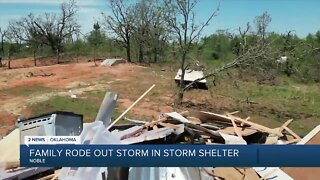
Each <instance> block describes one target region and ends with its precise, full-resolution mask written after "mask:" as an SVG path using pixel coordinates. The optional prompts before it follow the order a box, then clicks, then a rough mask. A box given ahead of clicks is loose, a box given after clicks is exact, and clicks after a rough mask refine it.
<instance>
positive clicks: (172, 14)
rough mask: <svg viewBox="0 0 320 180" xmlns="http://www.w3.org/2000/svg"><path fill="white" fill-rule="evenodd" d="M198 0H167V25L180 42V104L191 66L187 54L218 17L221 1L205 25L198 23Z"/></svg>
mask: <svg viewBox="0 0 320 180" xmlns="http://www.w3.org/2000/svg"><path fill="white" fill-rule="evenodd" d="M197 3H198V0H166V1H165V4H166V9H167V17H166V19H167V23H168V26H169V27H170V28H171V33H172V35H173V38H174V40H175V41H177V42H178V49H179V52H180V55H181V64H180V69H181V79H180V87H179V95H178V103H182V100H183V95H184V88H185V84H184V75H185V71H186V69H187V68H188V66H189V64H187V63H186V60H187V54H188V53H189V52H190V50H191V48H192V45H193V43H194V42H195V41H197V40H198V39H199V37H200V35H201V32H202V31H203V30H204V29H205V27H206V26H208V25H209V23H210V21H211V20H212V19H213V17H215V16H217V15H218V12H219V8H220V1H219V4H218V6H217V8H216V9H215V10H213V11H212V13H211V14H210V16H209V17H208V18H207V20H205V21H204V22H203V23H197V22H196V19H195V17H196V15H195V7H196V5H197Z"/></svg>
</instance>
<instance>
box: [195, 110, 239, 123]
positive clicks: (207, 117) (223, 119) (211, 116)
mask: <svg viewBox="0 0 320 180" xmlns="http://www.w3.org/2000/svg"><path fill="white" fill-rule="evenodd" d="M190 116H192V117H196V118H199V119H200V120H201V122H202V123H217V124H223V125H232V124H231V121H230V119H229V118H228V117H227V116H224V115H220V114H215V113H211V112H205V111H196V110H190ZM236 123H237V124H240V123H238V122H236Z"/></svg>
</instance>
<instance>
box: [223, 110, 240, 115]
mask: <svg viewBox="0 0 320 180" xmlns="http://www.w3.org/2000/svg"><path fill="white" fill-rule="evenodd" d="M238 112H239V111H234V112H231V113H226V115H233V114H237V113H238Z"/></svg>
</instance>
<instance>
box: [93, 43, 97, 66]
mask: <svg viewBox="0 0 320 180" xmlns="http://www.w3.org/2000/svg"><path fill="white" fill-rule="evenodd" d="M93 62H94V65H95V66H97V63H96V48H95V47H94V48H93Z"/></svg>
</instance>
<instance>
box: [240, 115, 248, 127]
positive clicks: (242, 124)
mask: <svg viewBox="0 0 320 180" xmlns="http://www.w3.org/2000/svg"><path fill="white" fill-rule="evenodd" d="M249 119H250V117H247V118H246V119H245V121H249ZM240 126H244V123H241V124H240Z"/></svg>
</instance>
